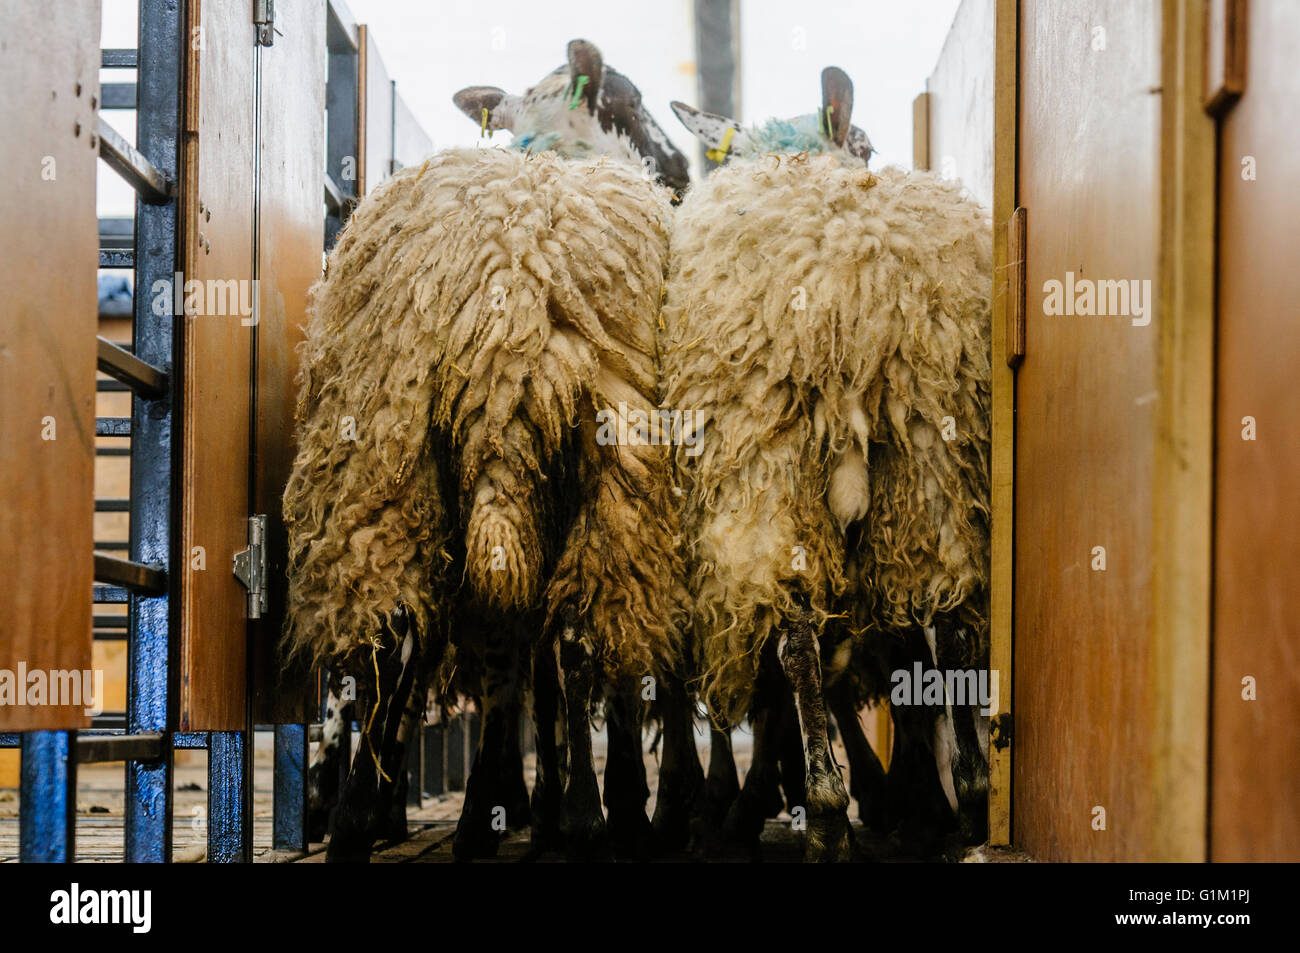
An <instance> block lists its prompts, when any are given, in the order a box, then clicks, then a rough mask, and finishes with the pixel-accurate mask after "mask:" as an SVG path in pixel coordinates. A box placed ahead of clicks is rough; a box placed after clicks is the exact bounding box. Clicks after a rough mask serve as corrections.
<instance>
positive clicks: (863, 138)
mask: <svg viewBox="0 0 1300 953" xmlns="http://www.w3.org/2000/svg"><path fill="white" fill-rule="evenodd" d="M844 148H845V149H847V150H848V151H849V153H850V154H852V155H855V156H857V157H858V158H859V159H861V160H862V161H863V162H870V161H871V154H872V153H873V152H875V151H876V150H875V148H874V147H873V146H872V145H871V140H870V139H868V138H867V134H866V133H865V132H863V131H862V130H861V129H859V128H858V127H857V126H853V127H852V128H851V129H849V135H848V138H847V139H846V140H845V141H844Z"/></svg>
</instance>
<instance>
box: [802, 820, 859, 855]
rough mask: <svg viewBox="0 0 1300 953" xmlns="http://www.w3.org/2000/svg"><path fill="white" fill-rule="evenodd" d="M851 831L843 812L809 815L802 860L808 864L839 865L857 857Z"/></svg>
mask: <svg viewBox="0 0 1300 953" xmlns="http://www.w3.org/2000/svg"><path fill="white" fill-rule="evenodd" d="M857 853H858V851H857V845H856V843H855V842H854V840H853V830H852V828H851V827H850V826H849V815H848V812H847V811H845V810H842V809H841V810H837V811H833V812H828V813H826V814H820V815H811V816H809V818H808V836H807V839H806V840H805V841H804V860H805V861H807V862H808V863H810V864H839V863H845V862H846V861H850V860H853V859H854V858H855V857H856V856H857Z"/></svg>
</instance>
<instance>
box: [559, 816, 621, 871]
mask: <svg viewBox="0 0 1300 953" xmlns="http://www.w3.org/2000/svg"><path fill="white" fill-rule="evenodd" d="M564 854H565V858H566V859H567V860H568V861H569V863H605V862H608V861H611V860H613V859H614V858H613V855H612V854H611V853H610V850H609V838H608V836H607V834H606V830H605V819H604V818H603V817H601V816H600V815H599V814H597V815H595V816H594V817H588V818H583V819H582V820H580V821H577V822H571V823H566V824H565V825H564Z"/></svg>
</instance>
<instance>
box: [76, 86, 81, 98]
mask: <svg viewBox="0 0 1300 953" xmlns="http://www.w3.org/2000/svg"><path fill="white" fill-rule="evenodd" d="M77 95H78V96H80V95H81V84H80V83H78V84H77Z"/></svg>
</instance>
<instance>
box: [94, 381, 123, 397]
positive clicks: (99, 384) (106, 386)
mask: <svg viewBox="0 0 1300 953" xmlns="http://www.w3.org/2000/svg"><path fill="white" fill-rule="evenodd" d="M130 391H131V388H129V387H127V386H126V385H125V384H123V383H122V382H121V381H114V380H105V379H104V378H102V377H100V378H97V379H96V380H95V392H96V393H99V394H126V393H130Z"/></svg>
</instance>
